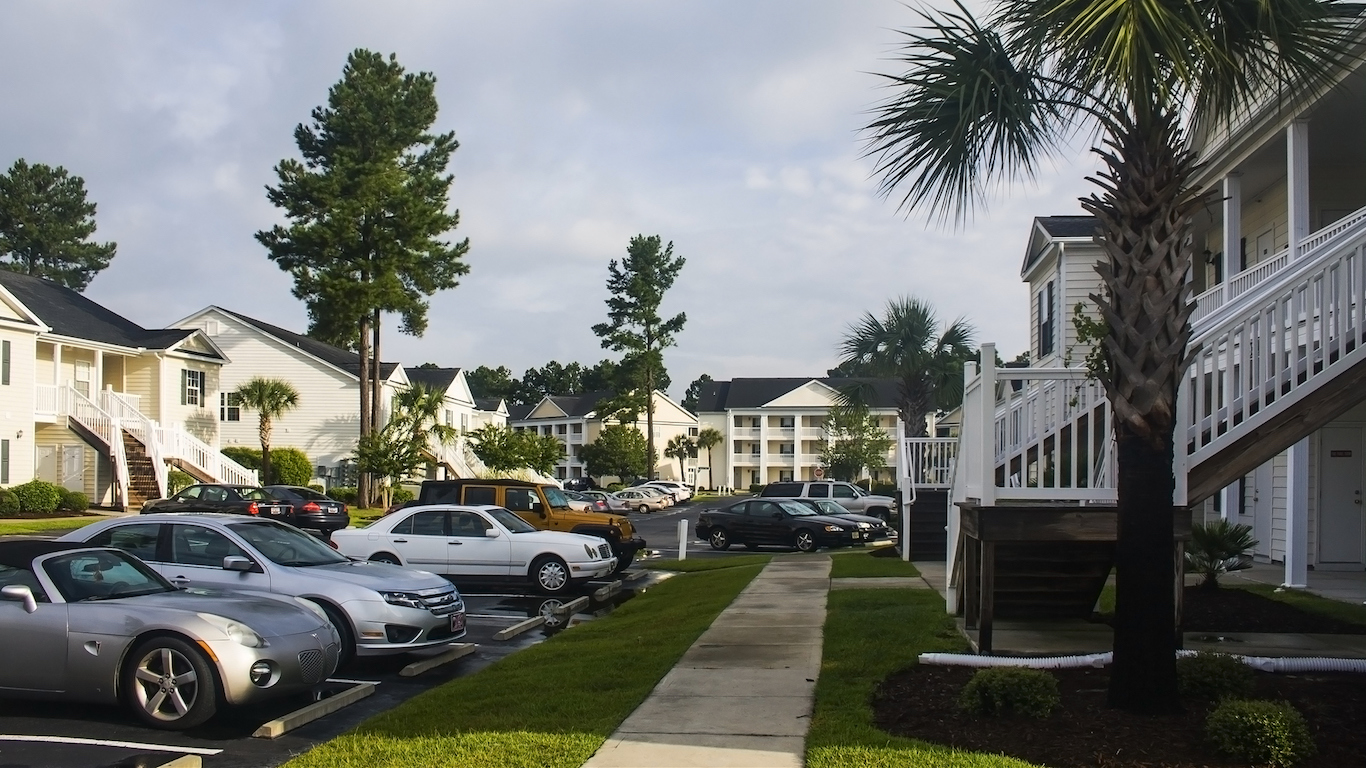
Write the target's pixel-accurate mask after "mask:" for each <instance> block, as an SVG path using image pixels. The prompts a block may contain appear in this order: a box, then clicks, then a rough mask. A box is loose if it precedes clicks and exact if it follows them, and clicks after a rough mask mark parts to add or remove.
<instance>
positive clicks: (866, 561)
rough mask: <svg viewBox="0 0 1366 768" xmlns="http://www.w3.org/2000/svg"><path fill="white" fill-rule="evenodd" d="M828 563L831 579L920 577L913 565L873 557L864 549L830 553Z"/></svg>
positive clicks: (888, 558)
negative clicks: (829, 564)
mask: <svg viewBox="0 0 1366 768" xmlns="http://www.w3.org/2000/svg"><path fill="white" fill-rule="evenodd" d="M830 563H831V566H830V578H832V579H851V578H855V579H857V578H863V579H867V578H878V577H884V576H919V575H920V571H919V570H917V569H916V567H915V566H914V565H911V564H910V563H908V562H906V561H905V560H902V559H901V558H899V557H888V556H886V555H883V556H882V557H873V552H871V551H868V550H864V549H855V550H852V551H849V552H834V553H831V556H830Z"/></svg>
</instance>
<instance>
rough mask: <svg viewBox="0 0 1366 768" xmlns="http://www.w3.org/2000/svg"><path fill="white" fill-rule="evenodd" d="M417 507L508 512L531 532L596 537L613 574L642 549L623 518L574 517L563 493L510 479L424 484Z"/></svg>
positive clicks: (598, 514)
mask: <svg viewBox="0 0 1366 768" xmlns="http://www.w3.org/2000/svg"><path fill="white" fill-rule="evenodd" d="M417 500H418V503H420V504H459V505H462V506H467V507H482V506H495V507H502V508H503V509H506V510H509V511H511V512H512V513H513V514H515V515H517V516H518V517H520V518H522V519H523V520H525V521H526V522H527V523H529V524H530V525H531V527H533V528H538V529H540V530H542V531H563V532H565V533H581V534H584V535H587V536H599V537H601V538H603V539H606V540H607V543H608V544H611V545H612V555H613V556H615V557H616V558H617V572H618V573H620V572H621V571H624V570H626V566H628V565H630V564H631V561H632V560H634V559H635V556H636V553H637V552H639V551H640V550H642V549H644V548H645V540H644V539H642V538H640V537H639V536H637V535H636V529H635V526H633V525H631V520H630V519H629V518H627V517H624V516H621V515H616V514H610V513H606V512H578V511H575V510H573V509H571V508H570V507H569V500H568V499H566V498H565V496H564V492H563V491H561V490H560V489H559V488H556V487H555V486H553V485H547V484H544V483H528V482H525V481H522V480H512V479H487V478H471V479H468V480H425V481H423V483H422V489H421V490H420V491H418V495H417Z"/></svg>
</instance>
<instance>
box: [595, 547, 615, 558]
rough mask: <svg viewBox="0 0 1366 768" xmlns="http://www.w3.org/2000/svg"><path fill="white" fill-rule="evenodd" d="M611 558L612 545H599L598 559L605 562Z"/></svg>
mask: <svg viewBox="0 0 1366 768" xmlns="http://www.w3.org/2000/svg"><path fill="white" fill-rule="evenodd" d="M611 556H612V545H610V544H599V545H598V557H600V558H602V559H603V560H606V559H607V558H609V557H611Z"/></svg>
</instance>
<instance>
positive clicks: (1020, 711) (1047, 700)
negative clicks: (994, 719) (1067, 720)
mask: <svg viewBox="0 0 1366 768" xmlns="http://www.w3.org/2000/svg"><path fill="white" fill-rule="evenodd" d="M1060 702H1061V697H1060V696H1059V695H1058V680H1057V678H1055V677H1053V676H1052V675H1051V674H1049V673H1047V672H1045V671H1043V670H1042V669H1025V668H1023V667H989V668H987V669H982V670H979V671H978V672H977V674H975V675H973V676H972V679H971V680H969V681H968V684H967V685H965V686H963V693H962V694H961V695H960V696H959V697H958V706H959V707H960V708H962V710H963V711H964V712H967V713H968V714H971V715H987V716H1000V715H1027V716H1029V717H1038V718H1045V717H1048V714H1049V713H1050V712H1052V711H1053V708H1054V707H1056V706H1058V704H1059V703H1060Z"/></svg>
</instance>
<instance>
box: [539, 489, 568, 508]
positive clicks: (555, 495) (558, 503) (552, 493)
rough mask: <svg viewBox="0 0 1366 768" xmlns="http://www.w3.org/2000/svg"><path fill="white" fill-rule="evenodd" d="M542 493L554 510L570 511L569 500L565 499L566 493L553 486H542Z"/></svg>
mask: <svg viewBox="0 0 1366 768" xmlns="http://www.w3.org/2000/svg"><path fill="white" fill-rule="evenodd" d="M541 493H544V494H545V501H546V503H547V504H549V505H550V507H551V508H552V509H569V499H566V498H565V497H564V492H562V491H561V490H560V489H559V488H556V487H555V486H553V485H543V486H541Z"/></svg>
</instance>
